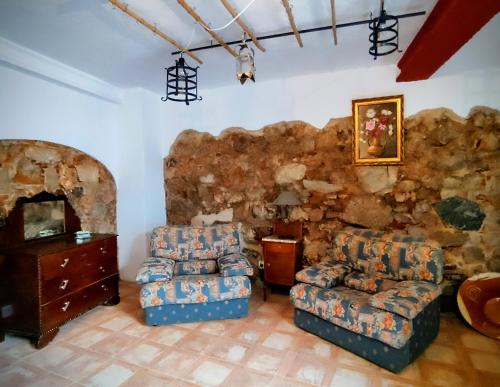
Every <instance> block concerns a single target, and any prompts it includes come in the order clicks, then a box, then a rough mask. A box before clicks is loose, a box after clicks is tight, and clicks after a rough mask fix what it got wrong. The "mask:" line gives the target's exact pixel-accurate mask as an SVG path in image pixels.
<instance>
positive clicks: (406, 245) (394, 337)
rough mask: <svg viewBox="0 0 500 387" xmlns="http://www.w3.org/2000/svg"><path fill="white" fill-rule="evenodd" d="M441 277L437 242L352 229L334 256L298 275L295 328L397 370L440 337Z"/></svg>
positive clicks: (293, 296) (336, 246)
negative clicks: (438, 334)
mask: <svg viewBox="0 0 500 387" xmlns="http://www.w3.org/2000/svg"><path fill="white" fill-rule="evenodd" d="M442 276H443V254H442V251H441V248H440V246H439V245H438V244H437V243H436V242H434V241H430V240H424V239H423V238H415V237H411V236H408V235H399V234H390V233H384V232H381V231H373V230H359V229H348V230H345V231H343V232H339V233H338V234H337V235H336V237H335V242H334V244H333V246H332V250H331V258H330V259H327V260H325V261H323V262H321V263H319V264H316V265H313V266H310V267H307V268H305V269H304V270H302V271H300V272H298V273H297V274H296V280H297V281H299V283H298V284H297V285H295V286H294V287H293V288H292V289H291V291H290V296H291V301H292V304H293V305H294V307H295V323H296V325H297V326H299V327H300V328H302V329H305V330H307V331H309V332H311V333H314V334H316V335H318V336H320V337H323V338H324V339H326V340H329V341H331V342H333V343H335V344H337V345H339V346H342V347H344V348H346V349H348V350H350V351H352V352H354V353H356V354H358V355H360V356H362V357H364V358H366V359H368V360H370V361H372V362H374V363H376V364H378V365H380V366H382V367H384V368H387V369H389V370H391V371H393V372H398V371H400V370H401V369H403V368H404V367H405V366H406V365H407V364H409V363H410V362H411V361H413V360H414V359H415V358H416V357H417V356H418V355H419V354H420V353H421V352H422V351H423V350H424V349H425V348H426V347H427V346H428V345H429V344H430V343H431V342H432V340H433V339H434V338H435V336H436V335H437V333H438V330H439V296H440V294H441V288H440V286H439V283H440V282H441V281H442Z"/></svg>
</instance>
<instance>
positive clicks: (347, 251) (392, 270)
mask: <svg viewBox="0 0 500 387" xmlns="http://www.w3.org/2000/svg"><path fill="white" fill-rule="evenodd" d="M333 255H334V257H335V259H336V260H338V261H340V262H343V263H345V264H346V265H348V266H350V267H352V268H354V269H356V270H358V271H361V272H364V273H369V274H374V273H377V275H378V276H379V277H383V278H388V279H393V280H416V281H420V280H424V281H430V282H434V283H440V282H441V281H442V278H443V262H444V257H443V253H442V251H441V248H440V246H439V244H438V243H437V242H435V241H432V240H424V241H422V238H421V237H412V236H408V235H406V236H405V235H401V234H398V233H382V232H380V231H379V232H377V231H374V230H353V229H348V230H347V231H345V232H344V231H342V232H339V233H337V235H336V237H335V242H334V246H333Z"/></svg>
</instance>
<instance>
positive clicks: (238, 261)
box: [217, 254, 253, 277]
mask: <svg viewBox="0 0 500 387" xmlns="http://www.w3.org/2000/svg"><path fill="white" fill-rule="evenodd" d="M217 264H218V265H219V274H220V275H221V276H223V277H229V276H233V275H253V267H252V265H251V264H250V262H248V259H246V258H245V257H244V256H243V255H241V254H230V255H226V256H224V257H222V258H219V259H218V260H217Z"/></svg>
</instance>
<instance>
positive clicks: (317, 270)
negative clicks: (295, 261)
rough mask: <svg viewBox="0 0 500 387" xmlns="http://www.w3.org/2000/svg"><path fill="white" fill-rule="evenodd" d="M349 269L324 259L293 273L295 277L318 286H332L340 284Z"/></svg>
mask: <svg viewBox="0 0 500 387" xmlns="http://www.w3.org/2000/svg"><path fill="white" fill-rule="evenodd" d="M351 270H352V269H351V268H350V267H349V266H346V265H344V264H341V263H338V262H335V261H324V262H320V263H317V264H315V265H312V266H309V267H306V268H305V269H303V270H301V271H299V272H298V273H296V274H295V279H296V280H297V281H299V282H304V283H307V284H311V285H315V286H318V287H320V288H332V287H334V286H337V285H340V284H341V283H342V282H343V281H344V277H345V276H346V275H347V274H349V273H350V272H351Z"/></svg>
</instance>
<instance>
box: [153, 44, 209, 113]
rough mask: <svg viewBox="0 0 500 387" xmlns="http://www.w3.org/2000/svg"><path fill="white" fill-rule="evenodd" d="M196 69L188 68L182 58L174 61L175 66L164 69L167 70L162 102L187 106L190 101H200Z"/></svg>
mask: <svg viewBox="0 0 500 387" xmlns="http://www.w3.org/2000/svg"><path fill="white" fill-rule="evenodd" d="M198 67H199V66H197V67H190V66H188V64H187V63H186V61H185V60H184V58H183V57H182V53H181V57H180V58H179V60H176V61H175V66H171V67H169V68H165V70H167V84H166V96H165V97H162V98H161V100H162V101H166V100H171V101H176V102H185V103H186V105H189V102H191V101H201V99H202V98H201V97H198V75H197V72H198Z"/></svg>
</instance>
